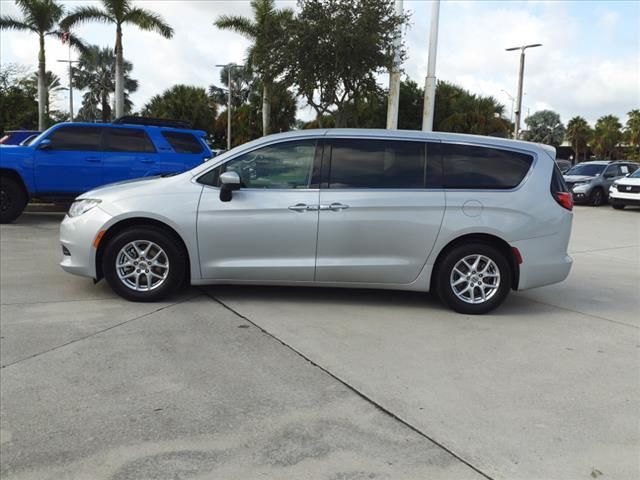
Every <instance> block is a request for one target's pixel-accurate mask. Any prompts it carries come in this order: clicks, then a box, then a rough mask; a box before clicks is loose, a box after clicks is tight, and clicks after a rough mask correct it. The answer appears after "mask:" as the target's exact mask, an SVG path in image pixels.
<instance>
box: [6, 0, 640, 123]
mask: <svg viewBox="0 0 640 480" xmlns="http://www.w3.org/2000/svg"><path fill="white" fill-rule="evenodd" d="M64 3H65V5H66V6H67V7H68V8H73V7H75V6H76V5H79V4H80V2H79V1H66V2H64ZM82 3H83V4H84V3H87V2H82ZM94 3H95V2H94ZM136 3H138V4H140V5H141V6H143V7H144V8H149V9H152V10H154V11H156V12H158V13H160V14H161V15H163V16H164V18H165V19H166V20H167V21H168V22H169V23H170V24H171V25H172V26H173V27H174V29H175V37H174V38H173V39H172V40H165V39H163V38H162V37H160V36H159V35H157V34H154V33H151V32H141V31H139V30H137V29H135V28H134V27H125V31H124V34H125V37H124V48H125V57H126V58H127V59H128V60H130V61H132V62H133V64H134V71H133V77H134V78H137V79H138V80H139V81H140V89H139V91H138V92H136V93H135V94H134V95H133V100H134V102H135V105H136V108H141V107H142V106H143V105H144V103H145V102H146V101H148V99H149V98H150V97H151V96H153V95H155V94H158V93H161V92H162V91H164V90H165V89H166V88H169V87H170V86H172V85H173V84H176V83H187V84H192V85H199V86H203V87H207V86H208V85H210V84H212V83H219V70H218V69H216V68H215V64H220V63H226V62H230V61H234V62H241V61H243V59H244V57H245V53H246V49H247V47H248V45H249V42H248V41H247V40H246V39H244V38H243V37H242V36H240V35H238V34H235V33H233V32H226V31H221V30H218V29H217V28H215V27H214V26H213V22H214V20H215V19H216V18H217V17H218V16H219V15H222V14H232V15H250V14H251V9H250V6H249V2H248V1H244V0H225V1H213V0H199V1H198V0H181V1H178V0H154V1H152V0H146V1H138V2H136ZM404 4H405V9H407V10H409V11H411V12H412V26H411V28H409V29H408V31H407V33H406V36H405V42H406V46H407V53H408V59H407V61H406V63H405V65H404V69H405V71H406V73H407V74H408V75H409V76H410V77H411V78H412V79H413V80H415V81H417V82H418V83H423V82H424V77H425V75H426V65H427V58H428V53H427V48H428V37H429V30H428V29H429V21H430V19H429V16H430V12H431V2H428V1H422V0H405V2H404ZM575 5H576V4H575V3H573V2H560V1H557V2H536V3H532V2H527V3H519V2H498V1H493V2H492V1H479V2H468V1H445V2H442V4H441V7H440V35H439V42H438V43H439V50H438V59H437V76H438V78H440V79H443V80H447V81H451V82H455V83H458V84H460V85H462V86H463V87H465V88H468V89H470V90H472V91H473V92H477V93H482V94H485V95H493V96H494V97H496V98H498V99H499V100H500V101H502V102H503V103H504V104H505V106H506V111H507V112H508V111H510V107H511V105H510V100H509V99H508V97H507V96H506V95H505V94H504V93H502V90H506V91H507V92H509V93H510V94H512V95H515V93H516V88H517V75H518V52H505V50H504V49H505V48H506V47H511V46H516V45H522V44H526V43H542V44H543V45H544V46H543V47H541V48H536V49H532V50H529V51H527V56H526V67H525V88H524V90H525V92H527V95H526V96H525V98H524V101H523V104H524V107H525V111H526V108H530V109H531V111H532V112H533V111H535V110H536V109H539V108H543V107H545V108H551V109H554V110H556V111H558V112H559V113H560V114H561V117H562V119H563V121H565V122H566V121H567V120H568V119H569V118H570V117H571V116H573V115H578V114H579V115H583V116H585V117H586V118H587V120H589V121H590V122H594V121H595V120H596V119H597V118H598V117H599V116H601V115H606V114H609V113H613V114H616V115H618V116H620V117H621V118H624V117H625V115H626V112H627V111H629V110H630V109H631V108H637V107H638V105H639V104H640V56H639V55H638V51H640V34H639V33H638V29H637V28H635V29H626V30H625V29H624V28H623V24H624V21H625V20H626V18H625V15H622V14H620V13H619V11H620V9H621V8H622V7H620V5H622V4H616V3H614V2H608V1H603V2H599V3H596V2H591V3H590V9H584V11H593V12H596V13H594V14H593V16H592V17H589V16H588V15H586V14H580V15H578V14H576V8H575ZM278 6H279V7H291V8H296V3H295V2H294V1H292V0H291V1H279V2H278ZM623 6H624V5H623ZM627 6H628V5H627ZM598 9H600V10H598ZM0 11H1V12H2V13H3V14H7V13H9V14H13V13H14V12H15V11H16V8H15V5H14V4H13V2H12V1H7V0H0ZM580 11H582V10H580ZM633 11H635V12H636V17H637V20H640V7H639V8H638V9H635V10H633ZM637 24H638V22H637V21H636V22H635V25H637ZM77 33H78V35H79V36H81V37H82V38H85V39H86V40H87V41H89V42H91V43H96V44H99V45H102V46H107V45H109V46H112V45H113V42H114V37H115V32H114V29H113V27H112V26H104V25H96V24H89V25H85V26H83V27H81V28H79V29H78V32H77ZM634 45H635V48H634ZM47 56H48V64H47V66H48V68H49V69H50V70H52V71H54V72H55V73H57V74H58V75H60V76H61V77H62V78H63V79H66V70H65V66H64V64H60V63H57V62H55V60H56V59H59V58H60V59H61V58H66V56H67V51H66V48H65V47H64V46H62V45H61V44H60V43H59V42H57V41H55V40H53V39H52V40H48V43H47ZM0 59H1V61H2V63H5V62H18V63H23V64H27V65H30V66H31V67H32V68H33V69H34V70H35V67H36V61H37V39H36V38H35V37H34V36H32V35H29V34H22V33H16V32H4V31H3V32H2V33H0ZM381 81H383V82H386V81H387V76H386V75H383V76H381ZM79 100H80V97H79V96H78V97H77V100H76V103H77V104H78V103H79ZM59 104H60V107H61V108H65V106H66V99H65V98H64V97H63V98H60V99H59ZM300 116H302V117H305V118H310V117H311V116H312V114H311V112H310V111H309V110H308V109H307V110H304V111H301V112H300Z"/></svg>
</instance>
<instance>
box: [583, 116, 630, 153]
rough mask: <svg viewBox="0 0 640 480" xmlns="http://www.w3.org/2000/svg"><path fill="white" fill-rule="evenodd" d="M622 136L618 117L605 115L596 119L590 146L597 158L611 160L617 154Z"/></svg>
mask: <svg viewBox="0 0 640 480" xmlns="http://www.w3.org/2000/svg"><path fill="white" fill-rule="evenodd" d="M622 138H623V135H622V124H621V123H620V119H619V118H618V117H616V116H615V115H605V116H603V117H600V118H599V119H598V121H597V122H596V125H595V128H594V129H593V138H592V143H591V148H592V149H593V151H594V153H595V154H596V155H597V156H598V157H599V158H602V159H605V160H611V159H612V158H614V157H615V156H616V155H617V153H618V144H619V143H620V141H621V140H622Z"/></svg>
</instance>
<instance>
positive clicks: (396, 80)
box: [387, 0, 404, 130]
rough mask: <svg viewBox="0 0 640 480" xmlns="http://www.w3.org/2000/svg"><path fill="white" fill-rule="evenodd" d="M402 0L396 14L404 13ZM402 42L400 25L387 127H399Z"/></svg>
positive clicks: (398, 2) (388, 104)
mask: <svg viewBox="0 0 640 480" xmlns="http://www.w3.org/2000/svg"><path fill="white" fill-rule="evenodd" d="M403 11H404V9H403V6H402V0H396V15H402V13H403ZM401 44H402V26H400V27H398V31H397V32H396V36H395V39H394V41H393V50H394V58H393V66H392V67H391V70H390V71H389V98H388V100H387V102H388V103H387V129H389V130H396V129H397V128H398V111H399V105H400V46H401Z"/></svg>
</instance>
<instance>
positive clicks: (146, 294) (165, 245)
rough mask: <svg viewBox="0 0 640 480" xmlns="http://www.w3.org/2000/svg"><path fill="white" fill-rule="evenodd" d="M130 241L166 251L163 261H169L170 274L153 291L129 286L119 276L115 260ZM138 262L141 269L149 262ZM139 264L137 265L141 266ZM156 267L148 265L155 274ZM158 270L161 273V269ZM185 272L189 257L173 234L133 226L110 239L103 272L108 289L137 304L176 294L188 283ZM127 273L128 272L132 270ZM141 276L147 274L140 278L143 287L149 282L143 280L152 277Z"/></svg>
mask: <svg viewBox="0 0 640 480" xmlns="http://www.w3.org/2000/svg"><path fill="white" fill-rule="evenodd" d="M131 242H141V243H142V244H143V245H144V242H153V243H154V244H156V245H157V246H158V247H160V248H161V249H162V250H163V251H164V257H163V256H161V257H160V258H161V260H163V259H165V258H166V260H168V273H167V275H166V278H165V279H164V281H163V282H162V283H160V284H159V285H158V286H157V287H153V289H151V290H145V291H137V290H135V289H134V288H132V287H129V286H127V285H126V284H125V283H124V281H123V280H121V279H120V278H119V276H118V271H117V268H116V260H117V258H118V256H119V255H120V252H121V250H122V249H123V248H124V247H125V246H126V245H128V244H130V243H131ZM154 253H155V251H154ZM134 256H135V255H134ZM137 260H138V261H139V262H140V264H139V266H140V267H142V262H144V261H146V260H145V259H143V260H142V261H141V260H140V257H137ZM136 264H137V265H138V263H136ZM145 266H146V265H145ZM127 268H133V269H134V270H135V268H137V267H135V268H134V267H127ZM144 268H145V267H142V269H143V270H144ZM153 268H155V267H153V266H148V270H147V271H149V270H151V271H153ZM136 271H137V272H140V271H141V270H140V269H138V270H136ZM156 271H158V272H159V273H162V271H161V270H160V271H159V270H156ZM186 271H187V254H186V252H185V251H184V248H183V247H182V245H180V243H179V242H178V241H176V239H175V238H173V236H172V235H171V234H169V233H167V232H165V231H164V230H162V229H160V228H155V227H144V228H142V227H132V228H128V229H126V230H123V231H122V232H120V233H118V234H117V235H116V236H115V237H113V238H112V239H111V240H109V243H108V244H107V245H106V247H105V252H104V255H103V259H102V272H103V273H104V278H105V280H106V281H107V283H108V284H109V286H110V287H111V288H112V289H113V290H114V291H115V292H116V293H117V294H118V295H120V296H121V297H123V298H126V299H127V300H131V301H134V302H156V301H159V300H162V299H164V298H166V297H167V296H169V295H171V294H173V293H176V292H177V291H178V290H179V289H180V287H181V285H182V283H183V282H184V280H185V274H186ZM125 273H129V271H126V272H125ZM134 275H135V274H134ZM141 275H144V277H142V276H140V279H141V280H140V282H141V285H142V286H143V287H144V283H145V282H146V283H148V282H149V280H144V281H143V280H142V278H145V279H149V278H151V277H149V276H147V275H145V274H144V273H141ZM152 286H153V285H152Z"/></svg>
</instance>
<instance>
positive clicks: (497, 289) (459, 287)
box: [437, 243, 511, 315]
mask: <svg viewBox="0 0 640 480" xmlns="http://www.w3.org/2000/svg"><path fill="white" fill-rule="evenodd" d="M437 290H438V296H439V297H440V299H441V300H442V301H443V302H444V303H445V304H447V305H448V306H449V307H450V308H452V309H453V310H455V311H456V312H459V313H465V314H471V315H477V314H483V313H487V312H489V311H491V310H493V309H494V308H496V307H497V306H498V305H500V304H501V303H502V302H503V301H504V299H505V298H506V297H507V295H508V294H509V290H511V268H510V266H509V262H508V261H507V259H506V258H505V256H504V255H503V254H502V253H501V252H500V250H498V249H497V248H495V247H493V246H491V245H489V244H485V243H472V244H467V245H459V246H457V247H454V248H453V249H452V250H451V251H449V252H448V253H447V254H446V255H445V257H444V258H443V259H442V261H441V262H440V265H439V267H438V275H437Z"/></svg>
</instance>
